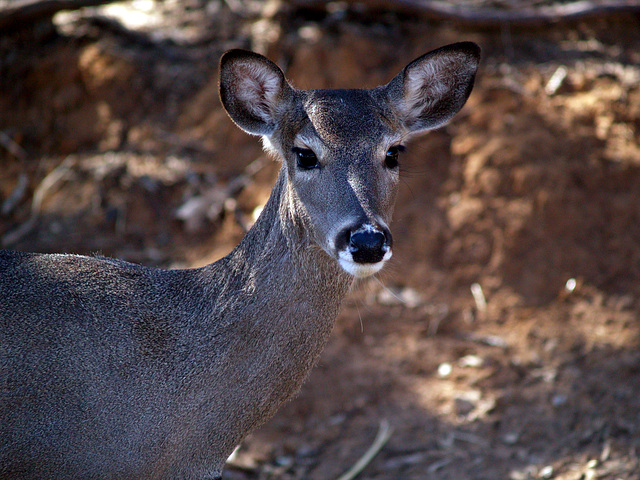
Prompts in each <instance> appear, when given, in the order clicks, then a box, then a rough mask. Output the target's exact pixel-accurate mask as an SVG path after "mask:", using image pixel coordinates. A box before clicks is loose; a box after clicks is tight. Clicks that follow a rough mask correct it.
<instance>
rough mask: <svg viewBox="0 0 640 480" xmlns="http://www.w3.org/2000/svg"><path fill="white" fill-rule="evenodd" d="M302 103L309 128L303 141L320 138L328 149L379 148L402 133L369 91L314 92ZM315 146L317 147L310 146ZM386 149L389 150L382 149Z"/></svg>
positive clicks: (306, 129)
mask: <svg viewBox="0 0 640 480" xmlns="http://www.w3.org/2000/svg"><path fill="white" fill-rule="evenodd" d="M305 93H306V98H305V99H304V100H303V102H302V107H303V110H304V112H305V114H306V117H307V119H308V125H307V126H308V128H305V129H303V130H301V131H300V132H299V133H300V135H299V140H300V141H305V140H306V141H309V140H310V138H309V137H317V140H319V141H320V142H322V144H323V146H324V147H325V148H328V149H335V148H338V149H342V148H345V149H349V150H352V149H354V148H356V147H358V146H360V147H364V146H367V147H369V149H370V148H374V149H375V148H376V147H378V145H379V144H380V143H384V142H385V141H386V139H387V138H388V137H390V136H393V133H394V132H395V131H398V130H399V126H396V125H395V123H397V122H394V120H395V119H394V117H395V116H394V114H393V112H391V111H390V109H388V108H385V105H384V104H383V103H381V102H379V101H376V99H375V97H374V96H373V94H372V93H371V91H369V90H313V91H309V92H305ZM309 147H313V145H309ZM382 148H385V147H382Z"/></svg>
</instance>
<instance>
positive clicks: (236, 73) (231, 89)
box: [220, 50, 292, 136]
mask: <svg viewBox="0 0 640 480" xmlns="http://www.w3.org/2000/svg"><path fill="white" fill-rule="evenodd" d="M291 91H292V89H291V87H290V86H289V84H288V83H287V81H286V79H285V78H284V73H282V70H280V69H279V68H278V66H277V65H276V64H275V63H273V62H272V61H271V60H269V59H267V58H265V57H263V56H262V55H259V54H257V53H253V52H249V51H246V50H230V51H228V52H227V53H225V54H224V55H223V56H222V58H221V59H220V99H221V100H222V105H223V106H224V108H225V110H226V111H227V113H228V114H229V116H230V117H231V119H232V120H233V121H234V122H235V124H236V125H238V126H239V127H240V128H241V129H242V130H244V131H245V132H247V133H250V134H253V135H267V136H269V135H271V134H272V133H273V131H274V130H275V128H276V126H277V124H278V119H279V117H280V115H279V112H281V111H282V107H283V106H284V105H286V103H287V99H288V97H289V95H290V94H291Z"/></svg>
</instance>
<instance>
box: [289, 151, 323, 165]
mask: <svg viewBox="0 0 640 480" xmlns="http://www.w3.org/2000/svg"><path fill="white" fill-rule="evenodd" d="M293 153H294V154H295V156H296V162H297V164H298V167H300V168H301V169H302V170H312V169H314V168H320V163H319V162H318V157H316V154H315V153H313V150H310V149H308V148H298V147H294V148H293Z"/></svg>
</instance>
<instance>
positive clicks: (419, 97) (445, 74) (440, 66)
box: [404, 54, 472, 128]
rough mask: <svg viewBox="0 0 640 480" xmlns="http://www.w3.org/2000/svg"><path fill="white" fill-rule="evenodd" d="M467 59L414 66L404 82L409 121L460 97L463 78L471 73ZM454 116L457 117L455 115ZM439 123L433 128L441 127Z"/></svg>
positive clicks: (431, 60)
mask: <svg viewBox="0 0 640 480" xmlns="http://www.w3.org/2000/svg"><path fill="white" fill-rule="evenodd" d="M466 60H467V58H466V57H465V56H464V55H456V54H449V55H442V56H437V57H435V58H429V59H425V60H424V61H422V62H420V63H417V64H415V65H412V66H411V67H410V68H409V69H408V71H407V73H406V77H405V80H404V107H405V111H404V113H405V115H406V118H407V119H409V120H411V119H416V118H419V117H421V116H422V117H423V116H424V115H425V113H428V112H429V111H430V110H431V109H432V108H433V107H434V105H436V104H437V103H438V102H440V101H441V100H443V99H444V98H446V97H450V96H452V94H453V95H460V92H457V90H458V89H460V88H461V87H463V86H464V85H465V83H464V82H461V78H467V77H468V76H469V75H470V74H472V73H471V71H472V70H471V68H470V67H469V66H468V63H469V62H468V61H466ZM452 115H453V113H452ZM440 123H444V122H436V123H435V124H434V125H432V126H431V127H430V128H435V127H436V126H439V124H440Z"/></svg>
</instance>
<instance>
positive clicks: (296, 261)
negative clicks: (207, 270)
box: [230, 167, 353, 309]
mask: <svg viewBox="0 0 640 480" xmlns="http://www.w3.org/2000/svg"><path fill="white" fill-rule="evenodd" d="M308 223H309V221H308V219H307V218H306V215H305V213H304V212H303V211H301V210H300V207H299V206H298V203H297V202H296V201H295V193H294V192H293V190H292V187H291V186H290V185H289V184H288V182H287V171H286V168H285V167H283V168H282V169H281V171H280V174H279V175H278V179H277V181H276V184H275V186H274V188H273V191H272V193H271V196H270V198H269V201H268V202H267V204H266V205H265V207H264V209H263V212H262V214H261V215H260V217H259V218H258V220H257V221H256V223H255V225H254V226H253V227H252V228H251V230H250V231H249V232H248V233H247V235H246V236H245V238H244V239H243V240H242V242H241V243H240V244H239V245H238V247H237V248H236V249H235V250H234V251H233V252H232V253H231V255H230V256H231V258H232V259H233V260H234V262H235V263H236V265H240V264H241V263H242V264H244V268H242V271H243V272H244V274H245V275H247V276H248V278H250V279H253V280H254V281H256V282H259V283H260V285H261V286H265V287H268V288H270V289H273V291H274V292H281V293H282V295H283V297H284V298H286V299H287V301H288V302H291V301H293V300H300V299H299V298H297V297H300V296H302V297H306V298H305V299H304V300H305V301H306V302H310V301H312V303H318V305H319V308H320V309H323V307H322V306H325V307H328V306H329V304H332V303H335V304H337V305H339V304H340V303H341V301H342V299H343V298H344V296H345V295H346V293H347V292H348V291H349V288H350V287H351V284H352V281H353V277H351V276H350V275H348V274H347V273H346V272H344V271H343V270H342V268H341V267H340V266H339V264H338V262H336V260H335V259H334V258H332V257H330V256H329V255H328V254H327V253H326V252H325V251H324V250H322V249H321V248H320V247H319V246H318V245H317V244H316V243H315V242H314V241H313V239H312V238H311V236H310V235H311V234H310V233H309V232H310V231H311V229H310V225H308ZM251 283H252V282H249V284H251ZM256 286H257V285H256ZM287 296H288V298H287ZM320 305H322V306H320Z"/></svg>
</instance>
